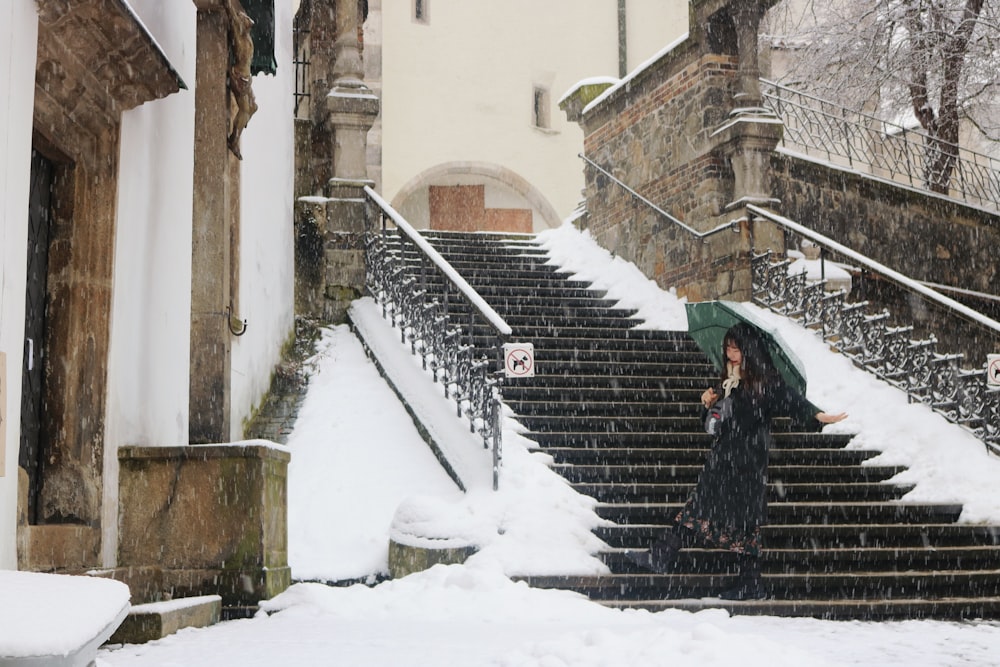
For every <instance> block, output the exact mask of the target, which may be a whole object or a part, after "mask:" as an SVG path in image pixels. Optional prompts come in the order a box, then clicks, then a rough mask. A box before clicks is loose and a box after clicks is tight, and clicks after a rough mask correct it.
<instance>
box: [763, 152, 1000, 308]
mask: <svg viewBox="0 0 1000 667" xmlns="http://www.w3.org/2000/svg"><path fill="white" fill-rule="evenodd" d="M771 167H772V172H773V175H774V178H773V185H774V195H775V197H776V198H777V199H779V200H780V201H781V204H780V207H779V210H780V212H781V214H782V215H784V216H785V217H787V218H791V219H792V220H795V221H796V222H799V223H801V224H803V225H806V226H808V227H809V228H810V229H813V230H815V231H817V232H819V233H820V234H824V235H826V236H829V237H830V238H832V239H834V240H835V241H837V242H839V243H842V244H843V245H845V246H847V247H849V248H851V249H853V250H856V251H858V252H861V253H864V254H865V255H867V256H869V257H871V258H872V259H874V260H875V261H877V262H880V263H882V264H885V265H886V266H888V267H890V268H892V269H894V270H896V271H899V272H900V273H903V274H905V275H907V276H909V277H911V278H914V279H916V280H925V281H929V282H935V283H940V284H944V285H950V286H953V287H961V288H964V289H969V290H975V291H980V292H986V293H988V294H994V295H997V294H1000V263H998V262H997V248H1000V217H998V216H997V215H996V214H994V213H989V212H987V211H984V210H982V209H978V208H974V207H971V206H965V205H963V204H960V203H958V202H955V201H951V200H948V199H945V198H943V197H938V196H935V195H930V194H927V193H923V192H919V191H915V190H911V189H908V188H904V187H899V186H897V185H891V184H889V183H884V182H881V181H877V180H874V179H871V178H866V177H865V176H863V175H861V174H858V173H856V172H853V171H846V170H840V169H836V168H831V167H829V166H827V165H822V164H817V163H815V162H811V161H808V160H803V159H800V158H795V157H792V156H788V155H784V154H780V153H775V154H774V155H773V156H772V158H771Z"/></svg>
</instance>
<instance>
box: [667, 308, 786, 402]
mask: <svg viewBox="0 0 1000 667" xmlns="http://www.w3.org/2000/svg"><path fill="white" fill-rule="evenodd" d="M684 308H685V310H686V311H687V319H688V333H689V334H690V335H691V338H693V339H694V340H695V342H696V343H698V347H700V348H701V349H702V351H703V352H704V353H705V354H707V355H708V358H709V359H711V360H712V363H713V364H715V367H716V368H717V369H719V371H720V372H721V371H722V369H723V368H725V359H723V355H722V340H723V338H725V336H726V332H727V331H729V328H730V327H732V326H733V325H735V324H739V323H741V322H743V323H745V324H748V325H750V326H752V327H753V328H754V329H756V330H757V331H758V332H759V333H760V338H761V340H763V341H764V344H765V345H766V347H767V351H768V352H770V353H771V361H773V362H774V366H775V368H777V369H778V372H779V373H781V377H782V378H783V379H784V380H785V383H786V384H788V385H789V386H790V387H793V388H795V389H797V390H798V391H799V392H800V393H802V394H805V393H806V372H805V368H804V366H803V365H802V362H801V361H799V359H798V357H796V356H795V353H794V352H792V349H791V348H790V347H788V344H787V343H785V341H784V340H782V338H781V335H780V334H778V332H777V331H775V330H774V328H773V327H771V326H769V325H768V324H766V323H764V322H762V321H761V320H760V318H758V317H757V316H756V315H754V314H753V312H752V311H750V309H748V308H746V307H744V306H743V305H742V304H739V303H735V302H733V301H703V302H701V303H687V304H684Z"/></svg>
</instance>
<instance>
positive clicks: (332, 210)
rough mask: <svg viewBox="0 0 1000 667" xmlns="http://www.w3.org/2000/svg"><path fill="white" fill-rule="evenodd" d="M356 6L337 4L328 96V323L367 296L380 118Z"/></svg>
mask: <svg viewBox="0 0 1000 667" xmlns="http://www.w3.org/2000/svg"><path fill="white" fill-rule="evenodd" d="M359 4H360V3H358V2H356V1H354V0H341V1H340V2H337V4H336V17H337V29H336V36H335V38H334V57H335V59H334V63H333V75H334V85H333V88H332V89H331V90H330V91H329V93H328V94H327V96H326V112H327V115H326V119H325V120H326V125H327V127H326V129H325V130H324V132H323V133H322V134H324V135H325V136H328V137H330V138H332V143H331V144H330V145H328V147H327V148H328V150H329V155H332V157H333V163H332V167H333V177H332V178H330V179H329V180H328V181H327V183H326V188H325V194H326V196H327V198H328V203H327V210H326V230H325V256H326V276H325V282H326V286H325V289H324V297H325V302H324V308H323V311H324V317H325V318H326V319H328V320H330V321H333V322H337V321H342V320H343V319H344V316H345V313H346V311H347V307H348V306H349V305H350V302H351V301H352V300H353V299H356V298H358V297H359V296H361V295H362V294H363V292H364V277H365V272H364V231H365V208H366V204H365V195H364V187H365V186H366V185H374V182H373V181H371V180H369V179H368V166H367V147H368V130H369V129H371V126H372V124H373V123H374V122H375V117H376V116H377V115H378V112H379V100H378V97H377V96H376V95H375V94H373V93H372V91H371V90H369V89H368V87H367V86H365V84H364V82H363V81H362V78H363V76H364V65H363V63H362V61H361V49H362V45H361V42H360V40H359V35H360V34H361V25H362V22H363V20H364V17H363V16H362V15H361V14H360V11H359V9H360V8H359Z"/></svg>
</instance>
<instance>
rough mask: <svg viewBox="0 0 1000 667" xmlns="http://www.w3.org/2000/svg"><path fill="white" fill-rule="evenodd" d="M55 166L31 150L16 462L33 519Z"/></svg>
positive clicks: (39, 459) (37, 482) (38, 481)
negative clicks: (24, 480)
mask: <svg viewBox="0 0 1000 667" xmlns="http://www.w3.org/2000/svg"><path fill="white" fill-rule="evenodd" d="M54 173H55V165H54V164H53V163H52V162H51V161H50V160H48V159H46V158H45V156H43V155H42V154H41V153H39V152H38V151H36V150H32V152H31V193H30V199H29V204H28V275H27V287H26V290H25V308H24V362H23V363H24V368H23V369H22V381H21V448H20V455H19V457H18V464H19V465H20V466H21V467H22V468H24V469H25V471H27V473H28V507H27V512H28V522H29V523H36V522H37V514H38V512H37V505H38V502H37V501H38V490H39V487H40V485H41V472H42V470H41V469H42V453H43V451H44V448H45V445H44V428H43V424H44V416H43V414H44V401H43V397H44V395H45V356H44V351H45V337H46V304H47V302H48V296H47V295H48V275H49V235H50V231H51V221H52V184H53V175H54Z"/></svg>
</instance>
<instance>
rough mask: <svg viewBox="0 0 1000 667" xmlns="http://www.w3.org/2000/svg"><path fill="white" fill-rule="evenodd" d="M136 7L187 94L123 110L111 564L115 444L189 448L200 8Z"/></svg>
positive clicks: (111, 531)
mask: <svg viewBox="0 0 1000 667" xmlns="http://www.w3.org/2000/svg"><path fill="white" fill-rule="evenodd" d="M130 4H131V6H132V7H133V9H134V10H135V11H136V13H137V14H138V16H139V17H140V18H141V20H142V22H143V24H144V25H145V26H146V28H147V29H148V30H149V32H150V33H151V34H152V35H153V37H154V39H155V40H156V41H157V43H158V44H159V45H160V47H161V48H162V49H163V51H164V53H165V54H166V55H167V58H168V59H169V60H170V63H171V64H172V65H173V67H174V69H175V70H177V72H178V74H180V77H181V79H182V80H183V81H184V82H185V83H186V84H187V85H188V86H189V87H190V88H191V89H190V90H181V91H179V92H177V93H174V94H173V95H169V96H167V97H165V98H163V99H160V100H155V101H152V102H147V103H146V104H143V105H141V106H139V107H136V108H135V109H131V110H129V111H126V112H125V113H124V114H122V126H121V147H120V169H119V176H118V178H119V180H118V211H117V221H116V235H115V266H114V275H113V289H112V311H111V343H110V349H109V354H108V384H107V390H108V393H107V408H106V417H105V436H104V442H105V445H104V502H103V505H102V511H103V516H102V526H103V531H104V534H103V540H102V544H103V545H104V550H103V554H102V557H103V560H104V565H105V566H108V567H110V566H113V565H114V564H115V557H116V556H115V553H116V547H117V544H118V536H117V526H118V448H119V447H121V446H123V445H163V446H166V445H184V444H187V442H188V367H189V357H190V353H189V341H190V336H189V330H190V312H191V287H190V286H191V225H192V222H191V221H192V209H191V206H192V192H193V188H194V182H193V178H194V176H193V174H194V171H193V170H194V166H193V165H194V162H193V151H194V90H193V88H194V81H195V57H196V49H195V47H196V23H195V21H196V8H195V6H194V4H193V3H161V2H159V0H130Z"/></svg>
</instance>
